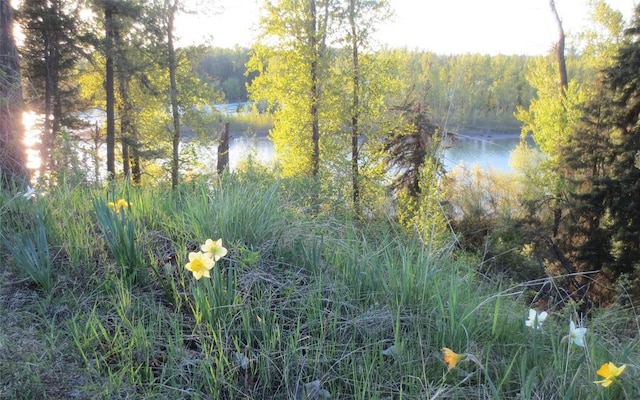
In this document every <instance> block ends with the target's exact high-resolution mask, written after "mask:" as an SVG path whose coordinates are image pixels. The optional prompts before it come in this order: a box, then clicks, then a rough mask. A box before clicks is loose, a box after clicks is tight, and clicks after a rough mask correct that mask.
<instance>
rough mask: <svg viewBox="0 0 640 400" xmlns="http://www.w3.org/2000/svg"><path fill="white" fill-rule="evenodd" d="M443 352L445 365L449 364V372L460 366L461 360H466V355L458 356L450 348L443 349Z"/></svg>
mask: <svg viewBox="0 0 640 400" xmlns="http://www.w3.org/2000/svg"><path fill="white" fill-rule="evenodd" d="M441 351H442V355H443V356H444V362H445V364H447V367H448V369H449V370H452V369H453V368H455V366H456V364H458V362H459V361H460V360H463V359H464V358H466V355H464V354H458V353H456V352H455V351H453V350H451V349H450V348H448V347H443V348H442V350H441Z"/></svg>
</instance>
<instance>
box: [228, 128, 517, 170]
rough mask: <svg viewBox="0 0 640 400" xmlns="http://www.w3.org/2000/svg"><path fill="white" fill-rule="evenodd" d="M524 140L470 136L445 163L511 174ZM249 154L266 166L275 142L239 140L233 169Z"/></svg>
mask: <svg viewBox="0 0 640 400" xmlns="http://www.w3.org/2000/svg"><path fill="white" fill-rule="evenodd" d="M519 141H520V138H519V136H518V134H517V133H515V134H503V135H501V134H496V135H485V136H466V137H462V138H459V139H457V140H455V141H454V142H453V144H452V146H451V147H450V148H448V149H446V150H445V152H444V156H443V159H444V164H445V168H446V169H447V170H452V169H454V168H455V167H465V168H471V167H473V166H474V165H478V166H479V167H480V168H482V169H485V170H488V169H493V170H496V171H500V172H511V171H512V169H511V167H510V166H509V158H510V155H511V152H512V151H513V150H514V149H515V148H516V146H517V145H518V143H519ZM248 154H252V155H253V156H254V157H255V158H256V159H258V160H260V161H261V162H263V163H269V162H270V161H271V160H272V159H273V157H274V151H273V143H271V141H270V140H269V139H267V138H265V137H257V138H248V137H236V138H234V139H233V140H232V141H231V144H230V147H229V164H230V165H229V166H230V168H231V169H232V170H234V169H235V168H237V166H238V163H239V162H240V161H241V160H243V159H244V158H245V157H246V156H247V155H248Z"/></svg>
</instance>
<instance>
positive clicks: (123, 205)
mask: <svg viewBox="0 0 640 400" xmlns="http://www.w3.org/2000/svg"><path fill="white" fill-rule="evenodd" d="M107 205H108V206H109V208H111V209H112V210H113V211H115V212H120V210H125V209H127V208H129V202H128V201H126V200H125V199H120V200H118V201H116V202H115V203H114V202H113V201H110V202H109V203H107Z"/></svg>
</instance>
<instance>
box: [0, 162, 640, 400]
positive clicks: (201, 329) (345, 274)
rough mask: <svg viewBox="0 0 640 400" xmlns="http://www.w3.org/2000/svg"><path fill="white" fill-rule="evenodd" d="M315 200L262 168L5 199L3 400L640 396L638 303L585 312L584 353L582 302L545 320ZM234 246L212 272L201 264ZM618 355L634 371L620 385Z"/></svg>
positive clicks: (469, 265) (414, 244)
mask: <svg viewBox="0 0 640 400" xmlns="http://www.w3.org/2000/svg"><path fill="white" fill-rule="evenodd" d="M299 192H302V190H296V184H295V182H281V181H275V180H271V179H269V178H268V177H265V176H256V175H251V174H249V175H236V176H229V177H225V178H224V179H222V180H212V181H211V182H194V183H190V184H187V185H185V186H184V187H182V188H180V190H179V191H176V192H174V193H171V192H169V191H168V190H164V189H162V188H149V187H145V188H136V187H129V186H126V185H123V186H118V187H113V188H111V189H104V188H92V187H85V186H75V187H65V186H64V185H61V186H59V187H57V188H56V189H54V190H52V191H51V192H48V193H39V194H38V195H37V196H36V197H35V198H31V199H27V198H26V197H24V196H22V195H21V194H19V193H8V192H4V193H1V194H0V218H1V221H2V223H1V225H0V227H1V231H0V233H1V235H2V238H3V241H4V246H3V247H2V249H1V250H0V260H1V261H0V398H3V399H5V398H6V399H36V398H37V399H323V398H329V397H328V396H331V398H333V399H621V398H627V399H637V398H640V380H639V379H638V377H639V375H640V371H639V370H638V366H639V365H640V359H639V354H640V351H639V350H638V346H637V345H638V333H640V328H639V326H638V324H639V321H640V320H639V319H638V316H637V314H636V313H635V312H634V310H633V309H621V308H611V309H602V310H598V311H597V312H595V313H594V314H593V315H591V316H589V318H588V319H586V318H585V319H584V320H582V321H581V323H582V324H583V325H584V326H585V327H586V328H587V333H586V336H585V344H586V346H585V347H581V346H578V345H576V344H574V343H573V341H571V340H570V338H569V337H567V336H568V335H569V333H570V332H569V321H570V320H573V321H575V322H578V321H579V320H580V317H581V316H578V315H575V314H574V311H573V310H574V309H575V305H569V306H567V307H564V308H563V309H561V310H555V309H550V310H547V311H548V314H549V315H548V317H547V318H546V320H545V321H544V322H542V323H541V326H540V327H539V328H541V329H535V328H536V326H535V325H534V327H528V326H526V324H525V321H526V320H527V318H528V316H529V310H528V309H529V307H534V306H533V305H531V304H529V303H528V302H526V301H525V299H529V298H531V293H529V291H528V289H527V285H526V284H523V285H517V286H505V285H504V284H502V283H500V282H499V281H494V280H491V279H489V278H487V277H484V276H480V275H478V274H477V273H476V269H475V260H473V259H472V258H469V257H467V256H465V255H464V254H460V253H459V252H457V251H455V250H454V247H453V246H444V247H442V246H440V248H438V249H437V250H434V249H433V246H431V245H432V243H423V242H420V241H418V240H416V238H413V237H411V236H410V235H408V234H407V233H406V232H404V231H403V230H402V229H400V228H399V227H398V226H396V225H395V224H394V223H393V222H392V221H390V220H380V221H377V220H372V221H368V223H366V224H356V223H353V222H352V221H350V220H349V219H348V218H347V217H340V216H339V215H335V214H333V215H320V216H310V215H309V214H307V213H306V208H305V204H304V203H303V201H302V200H301V199H300V197H299V196H298V194H297V193H299ZM119 199H124V201H123V202H121V203H120V205H123V206H124V205H126V207H121V208H120V207H118V206H117V200H119ZM109 202H113V203H115V204H116V207H113V206H111V207H110V206H109V204H108V203H109ZM114 208H115V209H114ZM219 238H221V239H222V245H223V246H224V247H225V248H226V249H227V250H228V252H227V253H226V255H225V256H224V257H222V258H220V259H219V260H218V261H217V262H216V263H215V265H214V267H213V268H212V269H211V271H210V272H209V274H210V278H207V277H203V278H201V279H199V280H197V279H195V277H194V275H193V274H192V273H191V272H190V271H188V270H187V269H185V265H186V264H187V263H189V262H190V259H189V253H190V252H198V251H200V250H201V249H200V246H201V245H202V244H203V243H204V242H205V241H206V239H213V240H217V239H219ZM10 250H11V251H10ZM559 295H561V294H559ZM539 311H542V310H539ZM576 341H579V339H576ZM445 347H446V348H450V349H452V350H453V351H455V352H457V353H459V354H460V355H461V357H462V359H461V360H460V361H459V362H458V363H457V364H456V365H455V366H454V365H453V362H454V361H456V360H457V358H456V357H455V355H454V356H453V357H452V356H451V355H450V354H447V357H446V358H443V353H442V351H441V349H442V348H445ZM445 361H448V362H449V366H450V367H451V368H448V366H447V364H446V363H445ZM606 362H613V363H614V364H615V365H616V366H618V367H619V366H620V365H623V364H624V365H626V369H625V370H624V371H623V372H622V373H621V374H620V376H619V377H617V378H614V380H615V381H614V382H613V383H612V384H611V385H610V386H609V387H606V388H605V387H603V386H602V385H600V384H596V383H594V382H593V381H596V380H599V379H603V378H601V377H599V376H598V375H597V374H596V371H598V370H599V369H600V367H601V365H603V364H604V363H606ZM601 372H602V371H601Z"/></svg>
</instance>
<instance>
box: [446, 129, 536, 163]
mask: <svg viewBox="0 0 640 400" xmlns="http://www.w3.org/2000/svg"><path fill="white" fill-rule="evenodd" d="M527 142H528V143H529V144H530V145H532V146H533V141H532V140H531V139H530V138H527ZM518 143H520V137H519V135H518V134H505V135H502V136H501V135H500V134H496V135H494V136H491V137H490V136H475V137H469V136H467V137H463V138H459V139H458V140H456V141H455V142H454V143H453V146H451V147H450V148H449V149H447V150H446V151H445V152H444V165H445V168H446V169H447V171H450V170H452V169H455V168H460V167H465V168H469V167H473V166H474V165H477V166H479V167H480V168H481V169H484V170H489V169H491V170H494V171H499V172H512V171H513V169H512V168H511V166H510V165H509V160H510V157H511V152H512V151H513V150H514V149H515V148H516V146H517V145H518Z"/></svg>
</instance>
